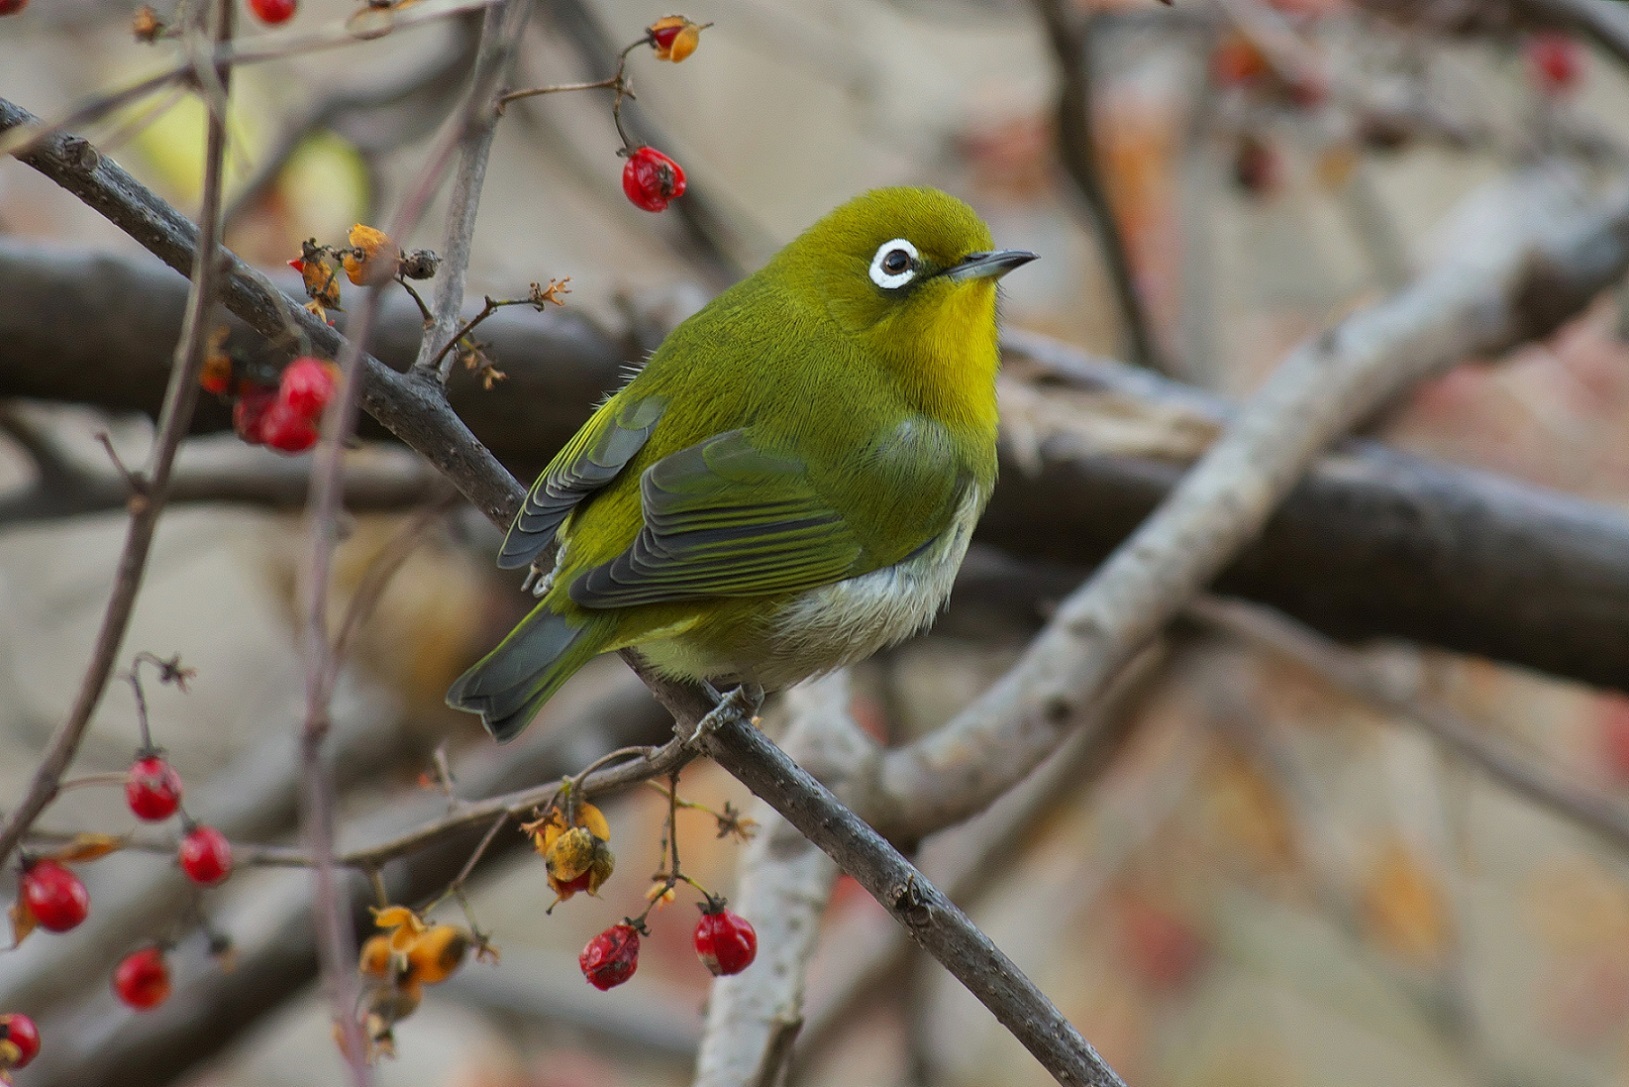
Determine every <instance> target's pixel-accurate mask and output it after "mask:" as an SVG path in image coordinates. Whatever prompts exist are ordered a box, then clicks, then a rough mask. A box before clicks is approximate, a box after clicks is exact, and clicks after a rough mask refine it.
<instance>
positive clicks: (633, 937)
mask: <svg viewBox="0 0 1629 1087" xmlns="http://www.w3.org/2000/svg"><path fill="white" fill-rule="evenodd" d="M577 965H578V966H580V967H581V968H582V971H583V977H585V978H587V979H588V984H590V985H592V986H593V987H594V988H596V989H598V990H600V991H601V992H604V991H605V990H607V989H614V988H616V987H617V986H618V985H621V984H622V983H623V982H625V981H627V980H628V979H629V978H631V977H633V975H634V971H635V970H637V969H639V932H638V931H637V930H636V929H635V928H634V927H633V926H632V925H612V926H611V927H610V928H608V929H606V930H605V931H604V932H602V933H600V934H599V935H598V936H596V937H594V938H593V939H592V940H590V941H588V946H587V947H585V948H583V953H582V954H581V955H578V956H577Z"/></svg>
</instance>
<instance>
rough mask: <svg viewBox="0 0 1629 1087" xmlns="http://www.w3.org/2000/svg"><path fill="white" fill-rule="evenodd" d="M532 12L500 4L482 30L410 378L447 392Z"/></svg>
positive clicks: (510, 0)
mask: <svg viewBox="0 0 1629 1087" xmlns="http://www.w3.org/2000/svg"><path fill="white" fill-rule="evenodd" d="M531 10H532V5H531V4H528V3H523V2H520V0H499V2H498V3H497V4H496V5H495V6H493V7H491V8H488V9H487V12H486V16H485V18H484V20H483V22H482V25H481V44H480V47H479V50H478V52H477V55H476V60H475V75H474V78H473V84H472V87H471V92H470V96H469V99H468V100H467V101H466V102H465V104H464V109H463V115H462V118H461V121H460V126H459V132H460V137H459V154H458V167H457V169H456V170H455V171H454V173H453V184H452V193H451V195H450V196H449V197H448V207H447V220H446V229H445V232H444V235H443V241H442V247H441V254H442V257H443V260H442V264H441V273H440V275H438V276H437V277H436V289H435V296H434V299H433V301H432V303H431V306H430V312H431V321H430V328H429V330H428V331H427V332H426V333H425V336H424V340H423V342H422V343H421V344H420V347H419V357H418V358H417V359H416V360H415V361H414V363H413V366H412V369H411V370H410V371H409V375H410V376H413V377H417V378H419V379H421V380H424V379H428V378H431V377H434V378H435V379H436V380H437V381H438V382H439V383H440V385H441V386H442V387H443V388H445V386H446V384H447V379H448V378H449V377H450V376H451V374H452V367H451V364H450V363H443V364H441V365H439V366H438V365H437V363H438V362H441V360H442V356H443V355H444V354H445V353H446V352H445V350H443V349H442V347H441V345H446V346H450V345H451V344H452V343H454V342H456V341H455V338H454V337H453V335H452V331H453V329H454V328H455V327H456V326H457V325H458V314H459V311H460V308H461V307H462V306H463V303H464V278H465V275H466V274H467V273H468V270H469V257H470V246H471V244H472V243H473V241H474V238H475V217H476V213H477V211H478V210H479V208H480V204H481V190H482V188H483V187H484V182H485V180H486V165H487V158H488V156H489V154H490V152H491V149H492V139H493V137H494V136H495V135H496V133H497V129H498V118H499V113H498V109H497V106H496V105H495V103H496V101H497V94H498V90H499V88H501V87H502V86H503V82H504V79H505V78H506V75H507V73H508V71H509V62H510V58H511V57H512V56H513V55H514V51H515V48H516V47H517V46H518V45H519V43H520V37H521V34H522V32H523V31H524V30H525V27H526V20H527V18H528V17H529V16H530V14H531ZM396 236H397V237H401V236H402V235H400V234H398V235H396Z"/></svg>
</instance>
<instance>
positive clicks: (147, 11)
mask: <svg viewBox="0 0 1629 1087" xmlns="http://www.w3.org/2000/svg"><path fill="white" fill-rule="evenodd" d="M164 30H165V26H164V21H163V20H162V19H160V18H159V17H158V12H156V11H154V10H153V8H152V5H151V4H143V5H142V6H141V7H139V8H137V9H136V14H135V15H134V16H132V17H131V19H130V31H131V33H133V34H134V35H135V36H136V40H137V41H139V42H147V43H148V44H149V45H150V44H152V43H153V42H156V41H158V39H159V38H160V37H161V36H162V35H163V34H164Z"/></svg>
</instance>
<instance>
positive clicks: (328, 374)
mask: <svg viewBox="0 0 1629 1087" xmlns="http://www.w3.org/2000/svg"><path fill="white" fill-rule="evenodd" d="M333 396H334V371H333V367H332V366H331V365H330V364H329V363H326V362H323V361H322V360H321V359H314V358H309V357H307V358H298V359H295V360H294V361H293V362H291V363H289V364H288V366H287V367H285V368H284V370H283V378H282V380H281V381H279V382H278V383H277V402H278V403H279V404H286V405H288V406H289V407H290V408H292V409H293V410H294V411H296V412H298V413H300V414H301V415H303V416H305V417H306V418H307V419H315V418H317V417H318V416H319V415H321V414H322V411H323V409H324V408H326V407H327V406H328V401H329V400H331V399H333Z"/></svg>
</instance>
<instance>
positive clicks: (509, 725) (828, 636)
mask: <svg viewBox="0 0 1629 1087" xmlns="http://www.w3.org/2000/svg"><path fill="white" fill-rule="evenodd" d="M990 248H991V242H990V236H989V231H988V230H987V229H986V227H985V226H984V224H983V223H982V222H980V221H979V219H978V217H977V216H976V215H975V214H974V213H973V211H972V209H970V208H968V207H967V206H966V205H965V204H963V203H961V202H960V201H958V200H956V199H954V198H952V197H950V196H947V195H945V194H944V193H940V192H937V191H935V190H931V189H879V190H876V191H874V192H870V193H866V194H865V195H863V196H861V197H858V198H857V199H855V200H853V201H850V202H849V203H848V204H845V205H843V206H842V207H840V208H838V209H837V210H836V211H834V212H832V213H831V214H829V215H828V216H826V218H824V219H822V220H821V221H820V222H818V223H816V224H815V225H814V226H812V227H810V228H809V229H808V230H807V231H805V232H804V233H803V234H802V235H801V236H800V237H798V238H797V239H796V240H795V241H793V242H792V243H791V244H790V245H788V246H787V247H786V248H785V249H783V250H781V252H780V253H779V254H777V255H776V256H775V258H774V259H773V260H771V261H770V262H769V264H767V265H766V266H765V267H764V268H763V269H762V270H760V271H759V272H757V273H756V274H755V275H752V276H749V277H747V278H746V279H744V280H742V281H741V282H739V283H737V284H736V285H735V286H733V287H731V288H730V289H729V290H727V291H725V292H724V293H723V294H721V295H719V296H718V297H717V298H716V299H714V300H713V301H712V302H711V303H710V304H709V305H708V306H706V307H705V308H703V309H702V310H701V311H700V312H698V313H697V314H696V315H695V316H693V317H691V318H690V319H689V320H688V321H686V322H684V323H683V324H682V325H680V326H679V327H678V328H677V329H675V330H674V332H673V334H672V335H670V336H669V337H668V338H667V339H666V340H665V341H664V342H663V343H662V345H661V347H660V348H658V349H657V351H656V352H655V354H653V355H652V356H651V358H650V361H649V362H648V363H647V364H646V365H645V367H644V368H643V369H642V370H640V371H639V373H638V374H637V375H636V376H635V377H634V378H633V379H632V380H631V381H629V382H628V384H627V385H625V386H624V387H623V388H622V389H621V390H620V391H618V392H617V393H616V394H615V395H614V396H612V397H611V398H610V399H609V400H607V401H606V403H605V404H604V405H603V406H602V407H601V408H600V409H599V410H598V411H596V412H595V413H594V415H593V417H592V418H591V419H589V421H588V422H587V423H586V424H585V425H584V426H583V428H582V430H581V431H579V432H578V433H577V435H576V436H575V437H574V438H573V439H572V440H571V441H570V442H569V443H567V445H566V446H565V447H564V448H563V449H562V450H561V451H560V452H559V453H558V454H557V455H556V456H555V458H554V460H553V461H552V462H550V464H549V466H548V467H547V468H546V469H545V470H544V472H543V474H542V475H541V476H540V477H539V478H538V480H537V482H536V484H534V485H533V488H532V490H531V493H530V495H529V496H528V498H527V500H526V503H525V506H524V508H523V509H522V510H521V512H520V513H519V514H518V515H517V516H516V519H515V523H514V525H513V527H512V528H511V529H510V531H509V535H508V537H507V539H506V540H505V541H504V546H503V551H502V553H501V554H500V556H499V564H500V565H501V566H505V567H520V566H525V565H528V564H530V563H532V562H534V561H535V560H537V559H539V557H540V556H542V555H543V553H544V552H545V551H546V550H547V549H548V547H549V545H550V544H551V543H553V542H556V540H557V539H558V543H559V544H560V548H559V550H558V553H557V555H556V557H555V562H554V568H553V571H552V573H551V574H550V575H549V578H548V580H547V582H546V589H545V590H544V591H543V592H542V595H541V599H540V600H539V602H538V604H537V606H536V608H534V609H533V611H532V613H531V614H530V615H529V616H527V618H526V619H525V620H524V621H522V622H521V624H520V625H519V626H518V627H516V628H515V630H514V631H513V632H512V633H511V634H510V635H509V636H508V637H507V638H505V639H504V641H503V642H502V643H501V644H500V645H499V646H498V647H497V648H496V649H494V650H493V651H492V652H491V653H490V654H488V656H487V657H485V658H484V659H483V660H482V661H480V662H479V663H478V664H476V665H475V666H474V667H473V668H471V669H470V670H469V671H468V672H467V673H465V675H464V676H463V677H462V678H461V679H459V680H458V682H457V683H456V684H454V685H453V688H452V690H451V691H450V692H449V693H448V696H447V700H448V702H449V704H451V705H453V706H456V707H459V708H462V709H467V710H471V711H474V712H478V713H480V714H481V715H482V718H483V720H484V721H485V723H486V725H487V727H488V728H489V729H490V730H491V731H492V733H493V735H495V736H496V737H498V739H500V740H505V739H509V738H510V737H512V736H514V735H515V734H516V733H518V732H519V731H520V730H521V729H522V728H523V727H525V725H526V724H527V723H528V722H529V721H530V720H531V718H532V717H533V716H534V715H535V714H536V712H537V710H538V709H539V708H540V707H541V706H542V704H543V703H544V702H545V701H546V700H547V699H548V698H549V697H550V696H551V695H552V694H553V693H554V692H555V690H556V689H558V687H559V686H560V684H561V683H563V682H565V680H566V679H568V678H569V677H570V676H571V675H572V674H573V673H574V672H576V670H577V669H578V668H580V667H582V665H583V664H585V663H586V662H587V661H588V660H590V659H591V658H592V657H594V656H595V655H597V654H599V653H603V652H607V651H610V650H615V649H622V648H626V647H628V646H635V647H638V649H639V651H640V652H641V653H642V654H643V655H644V656H645V657H646V658H647V659H649V660H650V661H651V662H652V663H654V664H655V665H656V666H657V667H658V668H659V669H661V670H662V671H664V672H666V673H668V674H670V675H675V676H680V677H684V678H692V679H700V678H713V679H736V680H743V681H750V682H757V683H760V684H762V685H764V686H765V687H768V688H771V689H774V688H777V687H781V686H785V685H787V684H790V683H794V682H797V681H798V680H800V679H803V678H806V677H808V676H810V675H814V674H818V673H820V672H823V671H828V670H830V669H832V668H835V667H838V666H840V665H843V664H847V663H851V662H852V661H854V660H857V659H860V658H862V657H864V656H867V655H869V654H870V653H872V652H874V651H875V650H876V649H878V648H880V647H881V646H883V645H886V644H889V643H891V642H893V641H897V640H899V639H900V638H903V637H905V636H907V635H909V634H910V633H912V632H914V631H915V630H917V629H920V628H921V627H922V626H924V625H926V623H927V622H928V621H930V620H931V618H932V616H933V614H934V613H935V612H936V611H937V609H938V607H939V606H940V605H941V604H942V602H943V600H944V597H945V595H946V594H947V593H948V592H949V587H950V581H951V579H952V578H953V576H954V573H955V569H956V567H957V566H958V565H959V564H960V562H961V557H962V553H963V551H964V550H965V548H966V544H967V537H968V535H969V534H970V532H971V530H972V526H973V523H974V522H975V521H976V520H977V517H978V514H979V513H980V512H981V511H982V509H983V507H984V503H985V501H987V500H988V498H989V495H990V490H991V488H992V487H993V486H994V483H995V475H996V454H995V438H996V403H995V374H996V368H997V365H998V360H999V357H998V353H997V347H996V321H995V301H996V299H995V280H996V279H997V278H999V276H1000V275H1001V274H1002V273H1004V272H1005V271H1007V270H1009V269H1010V268H1013V267H1016V266H1017V265H1019V264H1022V263H1024V262H1025V261H1027V260H1029V259H1031V255H1030V254H1027V253H1018V252H1012V251H1005V252H996V253H992V252H990Z"/></svg>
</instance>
